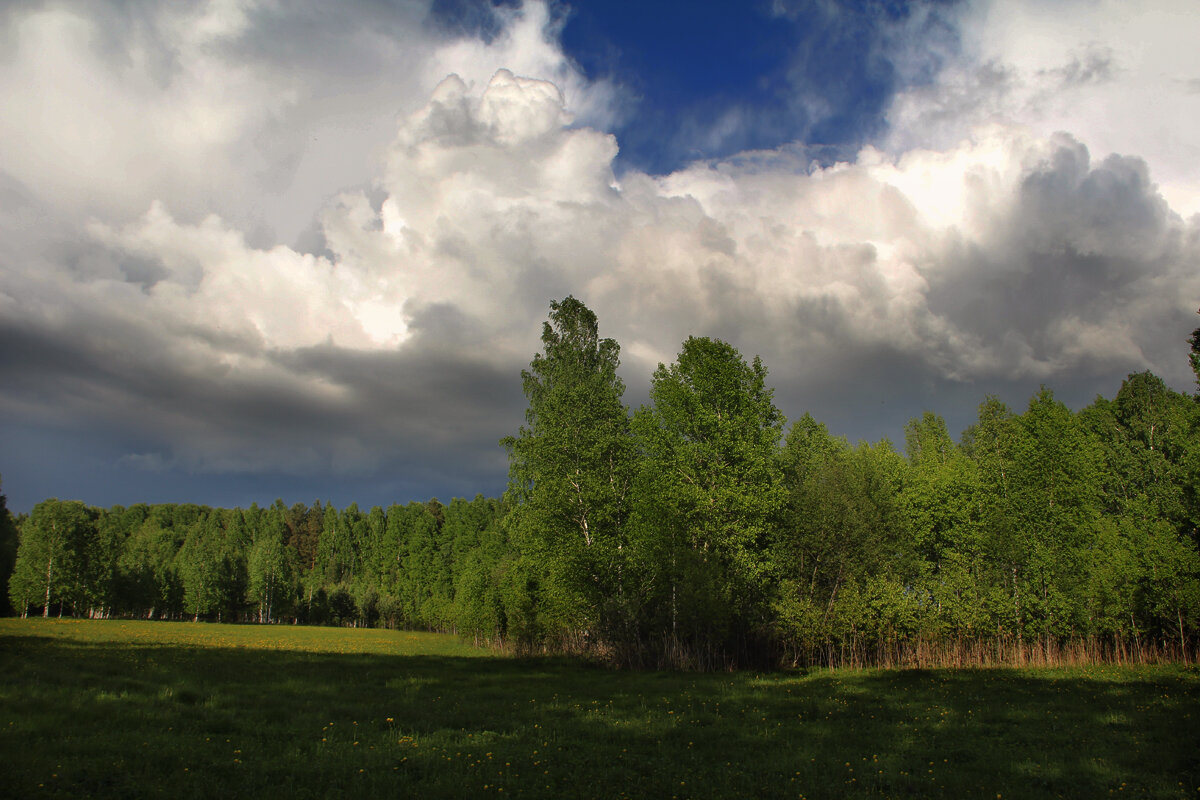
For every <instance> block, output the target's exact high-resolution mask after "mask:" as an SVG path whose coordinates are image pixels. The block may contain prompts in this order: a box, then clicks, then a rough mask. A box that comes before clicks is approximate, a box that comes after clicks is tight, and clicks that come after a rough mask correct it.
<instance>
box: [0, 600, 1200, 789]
mask: <svg viewBox="0 0 1200 800" xmlns="http://www.w3.org/2000/svg"><path fill="white" fill-rule="evenodd" d="M0 675H3V679H2V680H0V772H2V773H3V774H2V775H0V794H2V795H5V796H11V797H121V798H133V797H168V796H169V797H180V798H188V797H244V798H259V797H281V798H283V797H286V798H304V797H363V798H374V797H421V798H424V797H474V796H479V795H484V796H486V795H495V796H501V797H502V796H507V795H524V796H534V797H547V798H550V797H555V798H557V797H597V798H617V797H644V798H660V797H662V798H670V797H681V798H682V797H710V798H728V797H748V796H755V797H790V798H796V797H808V798H834V797H947V798H965V797H974V798H989V799H991V798H1014V799H1016V798H1037V797H1081V798H1095V797H1109V796H1113V797H1121V796H1126V795H1134V796H1150V797H1188V798H1197V797H1200V670H1197V669H1196V668H1195V667H1179V666H1174V667H1172V666H1162V667H1133V668H1130V667H1122V668H1116V667H1108V668H1083V669H1041V670H1017V669H990V670H957V671H955V670H937V671H917V670H909V671H896V672H885V671H878V670H876V671H860V672H851V671H838V672H812V673H809V674H806V675H802V674H796V673H778V674H766V675H763V674H752V673H738V674H672V673H627V672H614V671H609V670H606V669H603V668H599V667H595V666H590V665H587V664H580V663H578V662H572V661H566V660H558V659H535V660H522V659H514V658H497V657H493V656H491V655H489V654H488V653H487V652H486V651H479V650H475V649H472V648H470V647H468V646H466V645H463V644H462V643H460V642H459V641H458V640H456V639H454V638H453V637H447V636H438V635H433V634H416V633H404V632H396V631H382V630H348V629H334V628H294V627H284V626H248V625H247V626H230V625H212V624H192V623H164V622H123V621H107V622H90V621H55V620H50V621H44V620H17V619H3V620H0Z"/></svg>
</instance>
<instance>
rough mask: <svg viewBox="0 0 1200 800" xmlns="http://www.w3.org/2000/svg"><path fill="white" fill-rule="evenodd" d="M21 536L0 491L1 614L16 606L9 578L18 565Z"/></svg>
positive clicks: (4, 614) (5, 499)
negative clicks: (12, 597) (11, 595)
mask: <svg viewBox="0 0 1200 800" xmlns="http://www.w3.org/2000/svg"><path fill="white" fill-rule="evenodd" d="M19 544H20V537H19V535H18V533H17V523H16V520H15V519H13V516H12V514H11V513H9V511H8V498H7V497H5V496H4V494H3V493H0V616H6V615H8V614H9V613H11V612H12V611H13V610H14V608H15V606H14V605H13V601H12V599H11V598H10V597H9V593H8V587H9V580H10V579H11V577H12V573H13V569H14V568H15V567H16V565H17V547H18V546H19Z"/></svg>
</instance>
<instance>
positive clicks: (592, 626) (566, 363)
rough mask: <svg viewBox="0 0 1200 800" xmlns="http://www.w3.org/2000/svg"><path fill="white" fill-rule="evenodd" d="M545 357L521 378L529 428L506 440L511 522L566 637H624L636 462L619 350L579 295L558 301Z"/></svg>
mask: <svg viewBox="0 0 1200 800" xmlns="http://www.w3.org/2000/svg"><path fill="white" fill-rule="evenodd" d="M542 347H543V352H541V353H539V354H537V355H535V356H534V357H533V361H532V362H531V363H530V367H529V369H528V370H524V371H522V373H521V378H522V382H523V388H524V392H525V397H526V398H527V399H528V401H529V407H528V409H527V411H526V413H525V420H526V425H524V426H522V427H521V429H520V432H519V433H518V435H517V436H512V437H508V438H506V439H504V440H503V441H502V444H503V445H504V446H505V447H506V448H507V450H508V453H509V497H510V499H511V501H512V503H513V504H514V510H513V512H512V513H513V518H512V520H511V525H512V528H513V530H514V531H515V534H516V539H517V541H518V544H519V546H520V548H521V550H522V551H523V552H524V553H525V555H526V556H527V557H528V558H529V559H530V561H531V565H536V567H537V571H538V572H540V573H541V581H540V592H541V604H540V611H539V613H541V614H542V616H543V618H544V619H545V620H546V621H547V622H548V623H549V625H550V627H551V629H553V630H555V631H557V632H558V633H559V634H561V635H564V636H578V635H580V634H582V633H583V632H584V631H590V632H591V633H592V634H593V635H595V634H599V635H600V636H601V637H613V636H617V637H618V638H619V637H620V636H621V633H620V631H621V630H622V628H623V627H624V622H625V621H626V620H627V619H628V614H627V611H626V609H627V606H626V605H625V603H626V594H625V585H624V584H625V581H624V579H623V578H624V576H623V569H624V567H623V564H624V561H625V560H626V559H627V557H628V553H627V552H626V551H627V549H628V545H629V540H628V531H627V530H626V523H627V520H628V516H629V489H630V483H631V479H632V472H633V465H634V449H633V442H632V439H631V436H630V433H629V415H628V410H627V408H626V407H625V405H624V404H623V403H622V400H621V397H622V395H623V394H624V391H625V384H624V382H622V380H621V379H620V378H619V377H618V376H617V367H618V366H619V364H620V358H619V354H620V347H619V346H618V345H617V343H616V342H615V341H613V340H612V339H602V338H600V336H599V333H598V326H597V322H596V315H595V314H594V313H592V312H591V311H590V310H589V309H588V308H587V307H586V306H585V305H584V304H583V303H581V302H580V301H578V300H576V299H575V298H574V297H567V298H566V299H564V300H562V301H561V302H556V303H551V304H550V319H549V321H548V322H546V323H545V324H544V326H543V329H542Z"/></svg>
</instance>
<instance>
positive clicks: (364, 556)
mask: <svg viewBox="0 0 1200 800" xmlns="http://www.w3.org/2000/svg"><path fill="white" fill-rule="evenodd" d="M1190 344H1191V348H1192V349H1191V354H1190V358H1191V361H1192V366H1193V368H1194V369H1195V370H1196V371H1197V381H1198V384H1200V329H1198V330H1197V331H1196V332H1195V333H1193V335H1192V338H1191V339H1190ZM542 345H543V347H542V352H540V353H538V354H537V355H535V356H534V358H533V360H532V362H531V364H530V367H529V369H528V370H525V371H523V372H522V380H523V387H524V391H525V395H526V397H527V399H528V409H527V412H526V423H525V425H524V426H522V427H521V428H520V430H519V431H518V432H517V433H516V434H515V435H514V436H511V437H508V438H507V439H505V440H503V442H502V444H503V445H504V446H505V447H506V448H507V450H508V453H509V461H510V475H509V489H508V491H507V492H506V494H505V496H504V497H503V498H501V499H489V498H484V497H482V496H478V497H476V498H475V499H474V500H470V501H467V500H461V499H455V500H453V501H451V502H450V503H449V504H442V503H439V502H438V501H437V500H431V501H429V502H428V503H410V504H408V505H406V506H400V505H393V506H392V507H390V508H388V509H386V510H385V509H382V508H380V507H375V508H372V509H371V510H370V511H368V512H363V511H361V510H359V509H358V507H357V506H354V505H351V506H349V507H348V508H346V509H343V510H340V511H339V510H337V509H335V508H333V507H332V506H329V505H322V504H321V503H320V502H316V503H314V504H313V505H312V506H307V505H305V504H297V505H295V506H292V507H290V508H289V507H286V506H285V505H284V504H283V503H282V502H281V501H277V502H276V503H275V504H274V505H272V506H270V507H268V508H258V507H256V506H252V507H251V508H250V509H245V510H243V509H233V510H227V509H211V508H207V507H202V506H196V505H154V506H147V505H136V506H132V507H130V508H122V507H114V508H111V509H107V510H104V509H96V508H91V507H88V506H85V505H84V504H82V503H78V502H72V501H58V500H47V501H45V502H43V503H40V504H39V505H38V506H36V507H35V508H34V509H33V511H32V513H31V514H30V515H29V516H28V517H25V518H22V519H21V520H19V526H18V527H19V540H20V544H19V549H17V551H16V558H15V567H14V569H13V570H12V575H11V578H10V581H9V587H8V596H9V598H10V600H11V602H12V605H13V608H14V610H16V611H17V612H18V613H22V614H30V613H35V614H36V613H40V614H43V615H51V614H70V615H76V616H80V615H91V616H109V615H136V616H146V617H158V618H173V619H195V620H200V619H214V620H228V621H234V620H241V621H251V620H253V621H260V622H267V621H280V620H286V621H294V622H300V623H311V624H354V625H388V626H393V627H412V628H425V629H433V630H446V631H457V632H459V633H461V634H464V635H467V636H471V637H474V638H475V639H476V640H477V641H490V642H493V643H497V644H505V645H511V646H514V647H517V648H522V649H549V650H565V651H572V652H590V653H595V654H599V655H602V656H604V657H606V658H608V659H611V660H613V661H615V662H617V663H620V664H626V665H634V666H689V667H702V668H717V667H730V666H743V665H770V664H778V663H781V662H784V663H793V664H811V663H829V664H833V663H846V662H850V663H864V662H876V663H878V662H884V663H889V662H891V661H893V660H912V659H913V658H917V659H918V660H919V658H920V657H921V653H922V652H925V653H929V654H932V655H931V656H930V657H932V658H941V659H942V660H945V658H946V657H947V656H949V657H951V658H953V657H961V656H963V654H968V655H970V654H972V653H973V654H975V656H978V655H979V653H981V652H982V653H993V654H994V655H995V656H996V657H997V658H1007V657H1010V656H1011V654H1014V653H1015V654H1017V655H1016V657H1018V658H1020V657H1024V654H1025V653H1027V652H1040V653H1043V654H1050V653H1052V652H1060V651H1061V648H1064V647H1076V648H1079V647H1082V648H1085V649H1088V650H1089V652H1093V653H1099V654H1100V655H1101V656H1103V655H1104V654H1105V653H1107V654H1109V655H1112V654H1119V653H1123V652H1127V651H1128V650H1134V649H1141V648H1146V647H1150V648H1168V649H1170V650H1171V651H1172V652H1174V653H1179V654H1188V653H1194V652H1195V646H1196V635H1197V631H1198V628H1200V488H1198V487H1200V395H1197V396H1191V395H1187V394H1183V393H1180V392H1176V391H1173V390H1171V389H1170V388H1168V387H1167V386H1166V385H1165V383H1164V382H1163V381H1162V380H1161V379H1159V378H1158V377H1156V376H1154V375H1153V374H1151V373H1148V372H1146V373H1140V374H1134V375H1130V376H1129V377H1128V378H1126V380H1125V381H1123V382H1122V384H1121V386H1120V387H1119V389H1118V391H1117V393H1116V395H1115V396H1114V397H1113V399H1111V400H1109V399H1105V398H1102V397H1099V398H1097V399H1096V400H1095V401H1094V402H1093V403H1092V404H1091V405H1089V406H1088V407H1086V408H1084V409H1082V410H1081V411H1078V412H1073V411H1071V410H1070V409H1068V408H1067V407H1066V406H1065V405H1064V404H1062V403H1061V402H1059V401H1058V400H1056V399H1055V397H1054V395H1053V393H1052V392H1051V391H1050V390H1048V389H1045V388H1043V389H1042V390H1041V391H1039V392H1038V393H1036V394H1035V395H1034V396H1033V397H1032V398H1031V399H1030V401H1029V404H1028V406H1027V407H1026V408H1025V410H1024V411H1023V412H1020V413H1018V412H1016V411H1014V410H1012V409H1010V408H1008V407H1007V406H1006V405H1005V404H1003V403H1002V402H1000V401H999V400H997V399H996V398H987V399H986V400H985V401H984V402H983V403H982V404H981V405H980V407H979V412H978V418H977V421H976V422H975V423H974V424H973V425H972V426H971V427H970V428H968V430H967V431H965V432H964V433H963V435H962V436H961V437H960V438H959V440H958V441H955V440H954V439H953V438H952V437H951V436H950V434H949V432H948V430H947V427H946V424H945V422H944V421H943V420H942V418H941V417H939V416H937V415H936V414H933V413H926V414H925V415H923V416H922V417H920V418H916V419H913V420H911V421H910V422H909V424H908V425H907V426H906V428H905V442H904V448H903V452H901V451H900V450H898V449H897V448H896V447H895V446H893V444H892V443H891V442H889V441H888V440H886V439H885V440H882V441H880V442H878V443H868V442H859V443H857V444H851V443H849V442H848V441H846V440H845V439H843V438H840V437H836V436H833V435H832V434H830V432H829V431H828V430H827V428H826V427H825V426H824V425H823V424H821V423H820V422H818V421H817V420H815V419H813V418H812V417H811V416H810V415H808V414H805V415H804V416H802V417H800V418H799V419H798V420H795V421H794V422H793V423H791V424H790V425H789V424H788V423H787V421H786V420H785V418H784V416H783V414H782V413H781V412H780V411H779V409H778V408H777V407H776V406H775V405H774V400H773V390H772V389H771V388H770V387H769V385H768V380H767V370H766V367H765V366H764V365H763V364H762V362H761V361H760V360H759V359H758V358H754V359H751V360H750V361H747V360H746V359H745V358H744V357H743V356H742V355H741V354H740V353H739V352H738V350H737V349H736V348H734V347H733V346H732V345H730V344H729V343H727V342H723V341H720V340H716V339H709V338H700V337H691V338H689V339H688V340H687V341H686V342H684V343H683V346H682V349H681V351H680V353H679V356H678V358H677V359H676V361H675V362H673V363H672V364H669V365H659V367H658V369H657V370H656V371H655V372H654V374H653V376H652V381H651V390H650V403H649V404H648V405H645V406H643V407H641V408H638V409H636V410H633V411H631V410H630V409H629V408H628V407H627V406H626V405H625V404H624V402H623V399H622V398H623V394H624V388H625V387H624V384H623V382H622V381H621V379H620V377H619V376H618V375H617V369H618V367H619V365H620V348H619V345H618V344H617V343H616V342H615V341H613V340H612V339H607V338H601V337H600V336H599V328H598V322H597V319H596V316H595V315H594V314H593V313H592V312H591V311H590V310H589V309H588V308H587V307H586V306H585V305H584V304H583V303H581V302H580V301H578V300H576V299H575V298H573V297H567V298H566V299H564V300H563V301H561V302H557V303H552V304H551V309H550V315H549V319H548V321H547V322H546V323H545V325H544V326H543V334H542ZM4 516H7V512H4ZM0 549H2V548H0ZM0 555H2V553H0ZM9 563H12V559H11V558H10V559H9ZM0 566H3V565H0Z"/></svg>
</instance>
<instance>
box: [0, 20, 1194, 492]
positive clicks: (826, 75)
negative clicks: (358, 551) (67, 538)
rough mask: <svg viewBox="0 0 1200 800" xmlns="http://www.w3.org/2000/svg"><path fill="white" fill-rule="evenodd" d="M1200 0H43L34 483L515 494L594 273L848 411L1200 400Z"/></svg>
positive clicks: (611, 325) (25, 318) (16, 240)
mask: <svg viewBox="0 0 1200 800" xmlns="http://www.w3.org/2000/svg"><path fill="white" fill-rule="evenodd" d="M1196 41H1200V6H1197V5H1196V3H1195V2H1194V0H1157V1H1150V2H1139V3H1129V2H1124V0H1062V1H1061V2H1055V3H1045V2H1041V0H1004V2H993V1H990V0H963V2H911V3H904V2H889V1H886V0H861V1H859V2H845V3H841V2H833V0H749V1H748V2H702V1H699V0H690V1H689V2H652V3H646V2H638V3H634V2H628V1H627V0H605V1H604V2H594V1H592V0H577V1H576V2H573V3H570V4H566V3H560V2H549V3H547V2H543V1H542V0H526V2H524V3H521V2H507V3H503V4H499V5H493V4H492V3H490V2H487V1H486V0H483V1H482V2H481V1H480V0H409V1H406V0H347V1H346V2H341V3H337V4H330V3H327V2H324V0H296V1H295V2H287V3H283V2H279V1H278V0H214V1H213V2H207V3H199V2H180V3H160V2H156V1H155V0H59V1H57V2H53V1H47V2H25V1H23V0H13V1H12V2H7V3H5V4H4V5H3V7H2V8H0V96H3V97H4V98H5V102H4V103H3V104H0V481H2V483H0V491H3V493H4V494H6V495H7V497H8V505H9V507H10V508H11V509H14V510H16V511H28V510H29V509H30V508H32V506H33V505H34V504H36V503H37V502H39V501H41V500H42V499H45V498H48V497H58V498H61V499H68V498H70V499H80V500H83V501H85V502H87V503H90V504H93V505H97V506H103V507H108V506H112V505H114V504H123V505H128V504H131V503H136V502H196V503H203V504H207V505H213V506H224V507H233V506H248V505H249V504H250V503H252V502H257V503H259V504H260V505H261V504H269V503H271V502H273V501H274V500H275V499H276V498H282V499H283V500H284V501H285V502H286V503H288V504H292V503H295V502H312V501H313V500H315V499H321V500H322V501H326V502H333V503H334V504H335V505H337V506H339V507H343V506H345V505H348V504H349V503H351V502H357V503H358V504H359V505H360V506H364V507H366V506H371V505H377V504H378V505H385V506H386V505H389V504H391V503H393V502H401V503H403V502H408V501H410V500H425V499H428V498H430V497H434V496H436V497H438V498H440V499H442V500H444V501H448V500H449V499H450V498H452V497H473V496H474V495H475V494H476V493H483V494H485V495H489V496H497V495H499V494H500V493H501V492H502V491H503V490H504V487H505V482H506V474H507V460H506V455H505V453H504V451H503V449H502V448H501V447H500V446H499V444H498V442H499V440H500V439H501V438H502V437H504V436H507V435H510V434H513V433H515V432H516V431H517V429H518V427H519V426H520V425H521V424H522V422H523V417H524V411H525V407H526V403H525V398H524V397H523V395H522V393H521V378H520V372H521V370H522V368H524V367H527V366H528V364H529V361H530V359H531V358H532V357H533V355H534V354H535V353H536V352H538V350H539V346H540V341H539V337H540V333H541V325H542V322H543V321H544V320H545V319H546V316H547V312H548V310H549V304H550V303H551V302H552V301H555V300H559V299H562V298H563V297H565V296H567V295H568V294H570V295H574V296H575V297H577V298H579V299H580V300H582V301H583V302H584V303H586V304H587V305H588V307H589V308H591V309H592V310H593V311H595V312H596V314H597V316H598V318H599V323H600V333H601V335H602V336H608V337H612V338H614V339H616V340H617V342H618V343H619V344H620V345H621V348H622V349H621V358H622V366H621V369H620V374H621V376H622V378H623V379H624V381H625V382H626V384H627V386H628V389H627V392H626V395H625V399H626V402H627V403H629V404H630V406H631V407H636V406H638V405H640V404H642V403H644V402H647V398H648V387H649V379H650V375H651V374H652V372H653V370H654V368H655V367H656V366H657V365H658V364H659V363H670V362H671V361H673V360H674V359H675V357H676V355H677V354H678V352H679V349H680V346H681V343H682V342H683V341H684V340H685V339H686V338H687V337H688V336H690V335H695V336H712V337H717V338H721V339H723V340H725V341H728V342H730V343H731V344H733V345H734V346H736V347H737V348H738V349H739V350H740V351H741V352H742V353H743V354H744V355H745V356H746V357H747V359H749V358H751V357H753V356H754V355H756V354H757V355H760V356H761V357H762V359H763V362H764V364H765V365H766V367H767V368H768V370H769V381H770V383H771V385H772V386H774V388H775V402H776V405H777V406H778V407H779V408H780V410H781V411H783V413H784V414H785V415H786V416H787V417H788V418H789V419H796V418H799V417H800V416H801V415H802V414H804V413H805V412H809V413H812V414H813V416H814V417H816V418H817V419H818V420H819V421H822V422H824V423H825V424H826V425H827V426H828V427H829V428H830V430H831V432H833V433H834V434H837V435H842V436H846V437H847V438H848V439H849V440H851V441H856V440H860V439H865V440H870V441H876V440H878V439H880V438H882V437H888V438H890V439H891V440H892V441H893V442H895V443H896V444H897V446H898V447H900V448H903V436H904V433H903V431H904V425H905V423H906V422H907V421H908V420H909V419H911V418H912V417H915V416H920V415H921V414H922V413H923V412H925V411H934V412H936V413H939V414H941V415H942V416H943V417H945V419H946V420H947V423H948V425H949V427H950V429H951V432H952V433H954V434H957V433H958V432H960V431H962V430H963V429H964V428H965V427H967V426H968V425H969V424H970V423H971V422H972V421H973V419H974V418H975V414H976V411H977V408H978V405H979V403H980V402H982V401H983V399H984V398H985V397H986V396H988V395H995V396H998V397H999V398H1000V399H1001V400H1003V401H1004V402H1006V403H1008V404H1009V405H1010V406H1011V407H1012V408H1013V409H1014V410H1016V411H1018V412H1019V411H1022V410H1024V408H1025V406H1026V405H1027V403H1028V401H1029V398H1030V397H1031V396H1032V395H1033V393H1034V392H1036V391H1037V390H1038V388H1039V387H1040V386H1041V385H1045V386H1048V387H1049V388H1051V389H1052V390H1053V391H1054V392H1055V395H1056V397H1058V398H1059V399H1061V400H1063V401H1064V402H1066V403H1067V404H1068V405H1069V406H1071V407H1072V408H1080V407H1082V406H1084V405H1086V404H1088V403H1090V402H1091V401H1092V400H1093V399H1094V398H1095V397H1096V396H1097V395H1098V394H1102V395H1104V396H1107V397H1111V396H1112V395H1113V394H1114V393H1115V392H1116V390H1117V389H1118V388H1119V386H1120V382H1121V380H1122V379H1123V378H1124V377H1125V376H1126V375H1127V374H1129V373H1132V372H1140V371H1143V370H1152V371H1153V372H1154V373H1156V374H1157V375H1159V376H1160V377H1162V378H1163V379H1164V380H1166V381H1167V383H1168V385H1170V386H1172V387H1173V388H1175V389H1177V390H1180V391H1194V390H1195V385H1194V381H1193V376H1192V374H1191V371H1190V369H1189V367H1188V361H1187V350H1188V348H1187V344H1186V340H1187V337H1188V336H1189V334H1190V333H1191V331H1192V330H1193V329H1195V328H1196V327H1197V325H1200V318H1198V317H1197V316H1196V313H1197V307H1198V306H1200V125H1197V122H1198V121H1200V48H1197V47H1195V42H1196Z"/></svg>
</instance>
